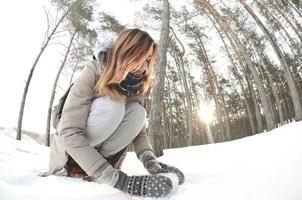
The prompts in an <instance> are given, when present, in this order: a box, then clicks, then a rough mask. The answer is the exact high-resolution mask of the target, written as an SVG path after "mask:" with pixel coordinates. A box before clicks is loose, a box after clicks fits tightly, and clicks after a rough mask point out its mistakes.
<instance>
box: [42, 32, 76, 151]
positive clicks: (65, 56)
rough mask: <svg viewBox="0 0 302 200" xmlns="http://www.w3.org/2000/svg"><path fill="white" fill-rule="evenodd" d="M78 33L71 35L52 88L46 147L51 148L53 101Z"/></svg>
mask: <svg viewBox="0 0 302 200" xmlns="http://www.w3.org/2000/svg"><path fill="white" fill-rule="evenodd" d="M76 33H77V32H74V33H72V35H71V38H70V40H69V44H68V47H67V49H66V52H65V55H64V58H63V61H62V63H61V65H60V67H59V71H58V72H57V75H56V78H55V81H54V84H53V87H52V91H51V97H50V101H49V105H48V114H47V123H46V138H45V145H46V146H49V144H50V123H51V111H52V106H53V101H54V98H55V93H56V88H57V83H58V80H59V77H60V74H61V72H62V70H63V68H64V66H65V63H66V61H67V57H68V55H69V52H70V49H71V46H72V44H73V40H74V38H75V35H76Z"/></svg>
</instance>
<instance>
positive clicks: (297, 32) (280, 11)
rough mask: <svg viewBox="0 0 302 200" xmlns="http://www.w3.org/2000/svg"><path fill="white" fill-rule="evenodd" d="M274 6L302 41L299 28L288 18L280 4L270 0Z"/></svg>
mask: <svg viewBox="0 0 302 200" xmlns="http://www.w3.org/2000/svg"><path fill="white" fill-rule="evenodd" d="M269 2H270V4H271V5H272V7H273V8H274V9H275V10H277V12H278V13H279V14H280V15H281V16H282V17H283V18H284V19H285V21H286V22H287V23H288V24H289V26H290V27H291V28H292V29H293V30H294V32H295V33H296V35H297V36H298V38H299V39H300V41H301V42H302V35H301V34H300V32H299V30H298V29H297V28H296V27H295V26H294V25H293V23H292V22H291V21H290V20H289V19H288V17H287V16H286V14H285V13H284V12H283V10H281V9H280V8H279V7H278V5H276V4H275V3H274V2H273V1H272V0H269Z"/></svg>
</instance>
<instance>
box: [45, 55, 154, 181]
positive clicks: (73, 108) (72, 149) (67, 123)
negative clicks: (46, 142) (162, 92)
mask: <svg viewBox="0 0 302 200" xmlns="http://www.w3.org/2000/svg"><path fill="white" fill-rule="evenodd" d="M102 71H103V65H100V64H98V63H97V62H96V61H94V60H91V61H89V62H88V63H87V64H86V66H85V67H84V69H83V71H82V72H81V74H80V76H79V78H78V79H77V80H76V81H75V82H74V85H73V86H72V87H71V90H70V92H69V94H68V97H67V99H66V102H65V105H64V108H63V111H62V116H61V120H60V122H59V124H58V128H57V131H56V132H55V133H54V134H53V136H52V137H51V143H50V148H51V150H50V163H49V171H48V173H47V174H48V175H51V174H55V173H56V172H58V171H60V170H61V169H62V168H63V167H64V166H65V164H66V162H67V160H68V156H69V155H70V156H71V157H72V158H73V159H74V160H75V161H76V162H77V163H78V164H79V166H81V168H82V169H83V170H84V171H85V172H86V173H87V174H88V176H91V177H97V176H98V175H100V174H101V173H102V171H103V170H104V169H105V168H106V167H107V166H108V165H109V163H108V162H107V161H106V160H105V158H104V157H103V156H102V155H101V154H100V153H99V152H98V151H97V150H96V149H95V148H94V147H93V146H91V145H89V144H88V141H87V140H86V138H85V137H84V135H85V134H86V130H85V126H86V121H87V118H88V114H89V110H90V105H91V103H92V100H93V99H94V98H96V97H97V95H96V94H95V93H94V86H95V84H96V82H97V80H96V79H97V75H98V74H100V73H101V72H102ZM127 101H136V102H138V103H140V104H141V105H143V96H140V97H138V98H135V99H133V100H127ZM132 144H133V147H134V151H135V152H136V154H137V155H138V154H139V153H140V152H141V151H143V150H145V149H149V150H152V147H151V145H150V142H149V138H148V135H147V132H146V128H145V126H144V127H143V128H142V130H141V131H140V133H139V134H138V136H137V137H136V138H135V139H134V140H133V141H132ZM152 151H153V150H152Z"/></svg>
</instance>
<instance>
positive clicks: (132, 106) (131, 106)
mask: <svg viewBox="0 0 302 200" xmlns="http://www.w3.org/2000/svg"><path fill="white" fill-rule="evenodd" d="M126 112H129V114H130V117H131V119H132V120H134V121H136V122H141V123H142V124H143V123H144V122H145V119H146V116H147V112H146V109H145V108H144V107H143V106H142V105H141V104H139V103H137V102H130V103H128V105H127V106H126Z"/></svg>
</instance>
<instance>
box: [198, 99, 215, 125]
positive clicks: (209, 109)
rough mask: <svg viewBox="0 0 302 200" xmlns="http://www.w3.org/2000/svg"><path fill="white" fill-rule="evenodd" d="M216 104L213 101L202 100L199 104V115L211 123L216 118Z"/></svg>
mask: <svg viewBox="0 0 302 200" xmlns="http://www.w3.org/2000/svg"><path fill="white" fill-rule="evenodd" d="M214 110H215V105H214V104H213V103H211V102H202V103H201V104H200V105H199V110H198V116H199V117H200V119H201V120H202V121H204V122H205V123H207V124H208V123H210V122H212V121H213V120H214V119H215V116H214Z"/></svg>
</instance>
